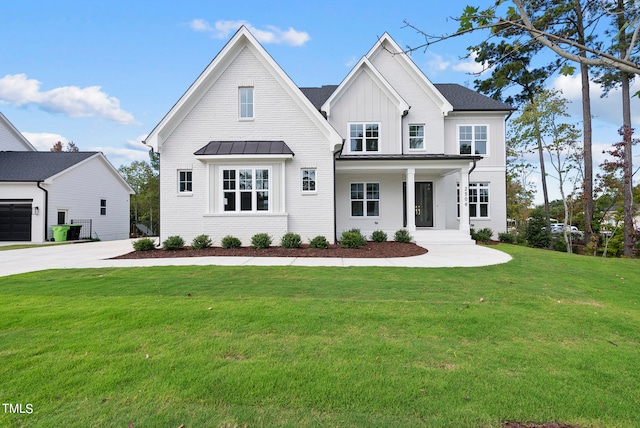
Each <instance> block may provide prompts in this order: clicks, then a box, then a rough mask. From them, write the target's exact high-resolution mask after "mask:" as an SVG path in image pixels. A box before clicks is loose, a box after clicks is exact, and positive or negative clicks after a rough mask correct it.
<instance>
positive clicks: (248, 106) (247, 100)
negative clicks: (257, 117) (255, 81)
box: [239, 87, 253, 119]
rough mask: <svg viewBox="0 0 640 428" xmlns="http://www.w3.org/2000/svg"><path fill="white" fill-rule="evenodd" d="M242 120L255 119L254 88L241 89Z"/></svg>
mask: <svg viewBox="0 0 640 428" xmlns="http://www.w3.org/2000/svg"><path fill="white" fill-rule="evenodd" d="M239 105H240V119H253V88H251V87H241V88H239Z"/></svg>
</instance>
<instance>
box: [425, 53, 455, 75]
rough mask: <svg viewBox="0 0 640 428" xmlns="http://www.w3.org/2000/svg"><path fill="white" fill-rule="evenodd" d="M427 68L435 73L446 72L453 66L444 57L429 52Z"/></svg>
mask: <svg viewBox="0 0 640 428" xmlns="http://www.w3.org/2000/svg"><path fill="white" fill-rule="evenodd" d="M427 56H428V57H429V59H428V60H427V67H428V69H429V70H432V71H433V72H438V71H445V70H447V69H448V68H449V67H450V66H451V61H447V60H445V59H444V57H443V56H442V55H438V54H436V53H433V52H429V51H427Z"/></svg>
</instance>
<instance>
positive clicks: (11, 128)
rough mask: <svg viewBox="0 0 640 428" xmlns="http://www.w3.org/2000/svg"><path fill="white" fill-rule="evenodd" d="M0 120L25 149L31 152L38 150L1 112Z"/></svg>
mask: <svg viewBox="0 0 640 428" xmlns="http://www.w3.org/2000/svg"><path fill="white" fill-rule="evenodd" d="M0 122H3V123H4V124H5V126H6V127H7V129H8V130H9V132H11V133H12V134H13V135H14V136H15V137H16V138H17V139H18V140H20V142H21V143H22V144H24V145H25V148H26V149H27V151H32V152H37V151H38V150H37V149H36V148H35V147H34V146H33V144H31V143H30V142H29V140H27V137H25V136H24V135H22V132H20V131H18V129H17V128H16V127H15V126H13V123H11V122H9V119H7V118H6V117H5V115H4V114H2V112H0Z"/></svg>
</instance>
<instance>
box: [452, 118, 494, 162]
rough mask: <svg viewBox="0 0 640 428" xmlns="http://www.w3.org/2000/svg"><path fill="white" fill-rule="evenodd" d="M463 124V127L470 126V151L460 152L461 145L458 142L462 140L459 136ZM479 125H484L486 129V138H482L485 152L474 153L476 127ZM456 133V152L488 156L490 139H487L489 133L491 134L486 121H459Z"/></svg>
mask: <svg viewBox="0 0 640 428" xmlns="http://www.w3.org/2000/svg"><path fill="white" fill-rule="evenodd" d="M463 126H465V127H471V153H462V147H461V146H460V142H461V141H462V139H461V138H460V129H461V128H462V127H463ZM479 126H484V127H485V129H486V133H487V138H486V139H485V140H484V141H485V148H486V150H485V152H486V153H475V151H476V140H477V139H476V127H479ZM456 131H457V134H456V140H457V144H458V154H460V155H469V154H470V155H479V156H484V157H489V156H490V154H491V150H490V139H489V135H490V134H491V132H490V131H491V128H490V126H489V124H488V123H460V124H458V125H457V128H456Z"/></svg>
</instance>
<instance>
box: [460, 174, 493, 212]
mask: <svg viewBox="0 0 640 428" xmlns="http://www.w3.org/2000/svg"><path fill="white" fill-rule="evenodd" d="M481 189H486V190H487V195H486V196H487V200H486V202H482V201H481V200H480V190H481ZM472 192H473V193H475V198H476V201H475V202H472V201H471V198H472ZM456 193H457V204H456V206H457V208H458V213H457V218H460V183H458V185H457V186H456ZM483 204H486V205H487V215H486V216H478V215H476V216H472V215H471V205H475V207H476V209H475V211H476V214H478V213H481V212H482V210H481V205H483ZM467 207H468V208H469V218H471V219H475V220H490V219H491V182H490V181H474V182H472V183H469V194H468V196H467Z"/></svg>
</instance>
